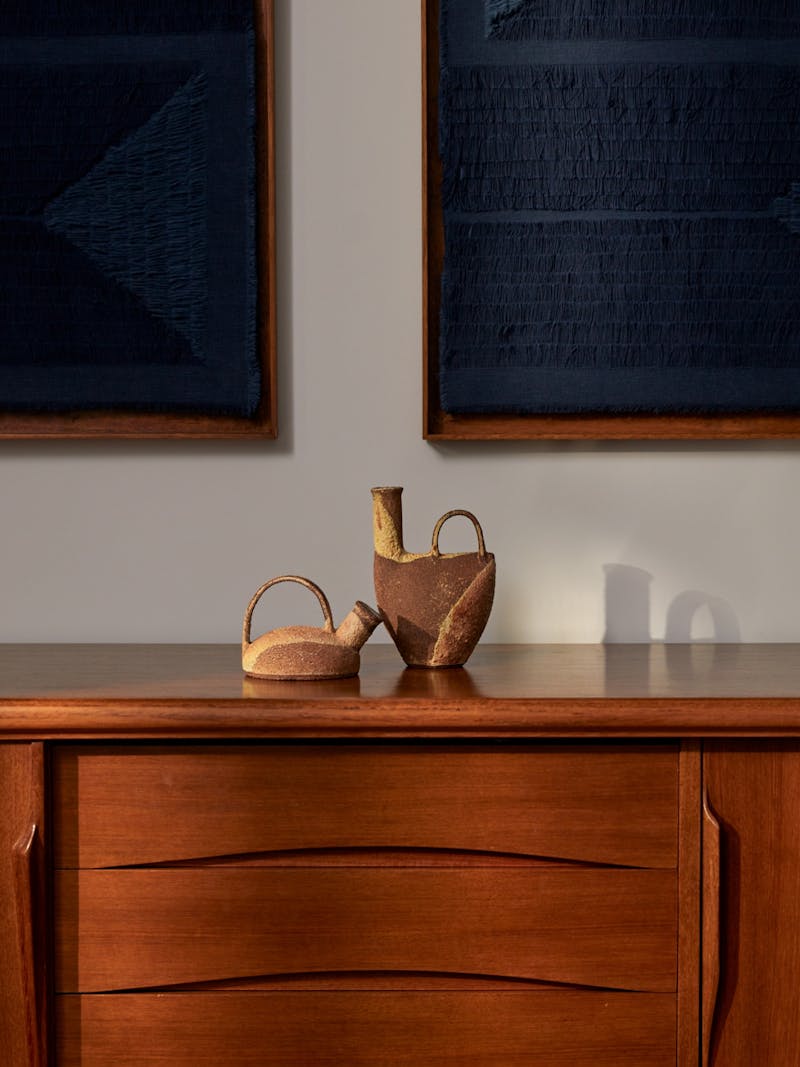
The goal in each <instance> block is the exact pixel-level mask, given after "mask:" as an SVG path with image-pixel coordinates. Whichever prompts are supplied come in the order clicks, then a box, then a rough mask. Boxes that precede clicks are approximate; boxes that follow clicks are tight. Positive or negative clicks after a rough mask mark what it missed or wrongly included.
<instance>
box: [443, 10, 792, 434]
mask: <svg viewBox="0 0 800 1067" xmlns="http://www.w3.org/2000/svg"><path fill="white" fill-rule="evenodd" d="M754 7H755V6H754V5H749V4H745V2H744V0H730V2H729V3H727V4H725V5H722V6H721V7H720V6H719V5H714V6H713V10H710V9H709V5H707V4H705V5H704V4H700V3H699V2H696V0H680V2H679V3H677V4H676V3H671V4H667V3H666V2H663V3H656V4H647V5H643V4H642V3H641V2H640V3H638V4H636V3H634V2H633V0H609V2H608V3H599V0H573V2H567V3H566V4H561V3H555V0H537V2H533V0H458V2H456V0H443V3H442V14H441V39H442V47H441V57H442V69H441V95H440V149H441V156H442V161H443V182H442V198H443V210H444V223H445V261H444V269H443V276H442V316H441V324H440V334H441V339H440V353H439V371H440V394H441V402H442V407H443V409H444V410H445V411H449V412H452V413H454V414H459V413H464V414H468V413H478V412H482V413H492V412H497V413H521V414H537V413H560V412H605V413H608V412H620V413H624V412H652V413H679V412H685V413H702V412H704V411H708V412H720V411H729V412H747V411H762V410H764V411H767V410H769V411H774V410H785V409H790V410H792V409H796V408H798V407H800V300H798V289H797V285H798V279H800V194H798V189H799V188H800V185H799V184H798V181H799V180H800V48H795V47H793V44H794V42H793V41H792V34H793V33H794V32H795V31H798V37H800V9H798V11H797V12H796V13H791V12H789V13H787V11H786V5H785V4H783V3H781V4H778V3H777V0H776V2H775V3H771V2H765V3H764V4H760V5H757V10H756V9H754ZM728 35H730V36H731V37H736V38H737V39H735V40H729V39H728ZM556 37H558V39H557V40H556V39H555V38H556ZM709 38H716V40H715V41H714V43H713V44H709V43H708V39H709Z"/></svg>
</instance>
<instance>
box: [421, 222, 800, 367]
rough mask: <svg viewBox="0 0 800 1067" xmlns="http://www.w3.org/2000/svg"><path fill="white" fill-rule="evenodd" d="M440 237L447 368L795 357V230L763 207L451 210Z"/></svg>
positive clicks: (778, 361) (728, 363) (776, 361)
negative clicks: (624, 211)
mask: <svg viewBox="0 0 800 1067" xmlns="http://www.w3.org/2000/svg"><path fill="white" fill-rule="evenodd" d="M446 241H447V247H448V250H449V255H448V261H449V265H448V267H447V270H446V272H445V275H444V279H443V298H444V299H443V308H444V311H443V315H442V340H443V361H442V362H443V365H444V367H445V368H446V369H448V370H453V369H458V368H461V367H484V368H488V367H509V366H513V367H528V366H530V367H546V366H553V367H556V366H561V367H600V366H607V367H636V366H640V365H656V366H668V367H672V368H676V369H678V368H685V367H716V368H722V369H724V368H731V367H741V366H753V365H760V366H783V365H790V366H795V365H797V366H800V300H799V299H798V295H797V279H798V278H799V277H800V241H798V240H796V239H795V238H794V237H792V236H791V235H790V234H789V233H788V232H787V231H786V230H784V229H782V228H781V227H779V226H777V224H776V223H775V222H774V221H773V220H772V219H769V218H764V219H725V218H713V219H712V218H709V219H701V218H698V219H660V220H659V219H652V220H650V219H647V220H636V219H608V220H585V219H584V220H564V221H559V222H552V223H547V222H539V223H529V224H522V223H514V224H498V223H488V222H487V223H473V224H468V223H450V224H449V225H448V227H447V231H446ZM490 376H491V375H490V373H489V372H488V371H487V379H488V378H489V377H490Z"/></svg>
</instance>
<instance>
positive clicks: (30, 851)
mask: <svg viewBox="0 0 800 1067" xmlns="http://www.w3.org/2000/svg"><path fill="white" fill-rule="evenodd" d="M38 835H39V828H38V827H37V825H36V823H34V824H33V825H32V826H31V828H30V830H29V831H28V832H27V833H26V834H24V835H23V836H22V837H21V838H20V840H19V841H18V842H17V843H16V845H15V846H14V907H15V910H16V915H17V942H18V946H19V957H20V973H21V981H22V1000H23V1004H24V1005H25V1012H26V1020H25V1021H26V1030H27V1046H28V1059H27V1063H26V1065H25V1067H44V1062H45V1061H44V1051H43V1048H42V1037H41V1028H40V1025H39V1020H40V1018H41V1009H42V998H41V983H40V980H39V974H38V972H37V961H38V959H39V953H38V952H37V937H36V934H37V931H36V928H35V925H34V924H35V922H36V917H35V915H34V895H37V896H38V894H37V892H36V884H35V878H34V863H35V854H36V845H37V839H38Z"/></svg>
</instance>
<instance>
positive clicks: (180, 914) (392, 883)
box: [56, 867, 677, 992]
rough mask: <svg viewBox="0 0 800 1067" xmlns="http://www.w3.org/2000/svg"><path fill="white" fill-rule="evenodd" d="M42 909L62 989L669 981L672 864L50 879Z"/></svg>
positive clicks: (618, 985) (146, 873)
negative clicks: (49, 909)
mask: <svg viewBox="0 0 800 1067" xmlns="http://www.w3.org/2000/svg"><path fill="white" fill-rule="evenodd" d="M56 906H57V914H56V953H57V960H56V970H57V973H56V983H57V988H58V989H59V991H62V992H92V991H93V992H99V991H101V990H120V989H134V988H153V987H163V986H169V985H176V984H185V983H206V982H215V981H230V980H233V979H258V978H268V977H271V976H272V977H274V976H281V975H283V976H292V975H305V974H309V973H313V974H317V975H319V974H334V975H347V974H348V973H350V974H363V973H364V972H370V973H376V972H377V973H381V972H382V973H388V974H396V973H398V972H403V973H408V974H412V975H417V976H424V975H425V974H435V975H438V976H441V975H449V976H453V979H454V981H457V980H458V977H459V976H468V977H476V976H482V977H488V978H492V977H497V978H510V979H529V980H533V981H543V982H559V983H569V984H574V985H588V986H597V987H602V988H612V989H628V990H633V989H636V990H650V991H655V992H666V991H674V989H675V985H676V936H677V934H676V876H675V873H674V872H672V871H633V870H627V871H618V870H592V869H582V868H577V869H573V870H570V869H563V868H561V869H552V868H549V869H548V868H535V867H531V868H527V869H522V868H499V869H485V868H466V869H449V870H448V869H412V870H402V869H391V868H384V869H381V868H378V869H370V868H361V869H357V870H348V869H331V870H324V869H321V868H315V869H311V870H300V869H291V868H290V869H284V870H276V869H269V868H258V869H244V870H241V869H235V868H217V869H214V868H212V869H191V868H179V869H164V870H128V871H79V872H72V871H69V872H67V871H65V872H62V873H61V875H60V876H59V879H58V882H57V894H56Z"/></svg>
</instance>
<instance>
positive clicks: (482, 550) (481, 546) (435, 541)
mask: <svg viewBox="0 0 800 1067" xmlns="http://www.w3.org/2000/svg"><path fill="white" fill-rule="evenodd" d="M454 515H463V516H464V518H465V519H469V520H470V522H471V523H472V525H473V526H474V527H475V533H476V534H477V535H478V555H479V556H480V558H481V559H486V544H485V543H484V540H483V530H482V529H481V524H480V523H479V522H478V520H477V519H476V518H475V516H474V515H473V514H472V512H471V511H462V510H461V508H456V510H455V511H448V512H447V513H446V514H445V515H442V517H441V519H439V521H438V522H437V523H436V525H435V526H434V528H433V538H432V540H431V555H432V556H434V557H439V556H440V555H441V552H440V551H439V531H440V530H441V528H442V527H443V526H444V524H445V523H446V522H447V520H448V519H452V518H453V516H454Z"/></svg>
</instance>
